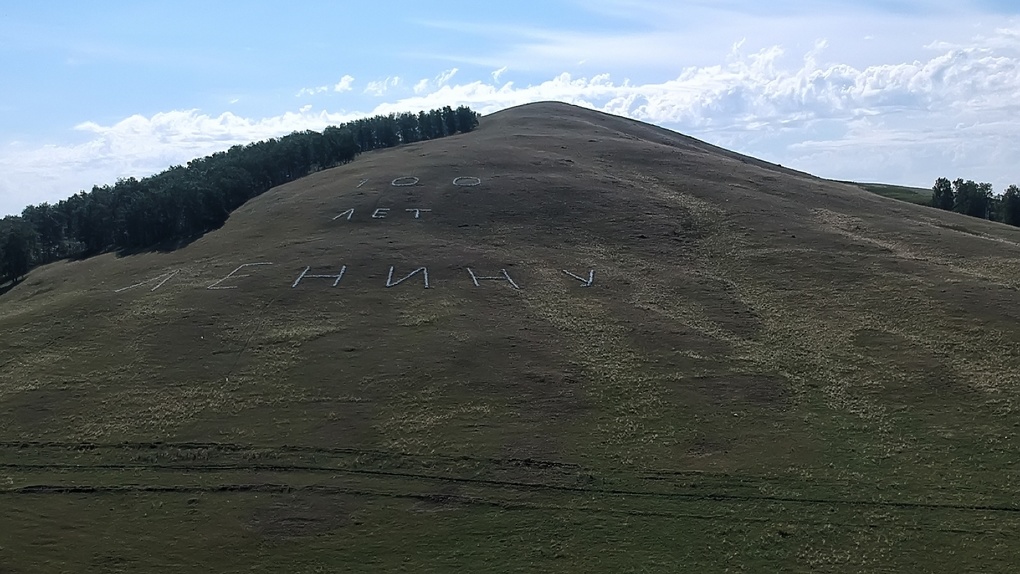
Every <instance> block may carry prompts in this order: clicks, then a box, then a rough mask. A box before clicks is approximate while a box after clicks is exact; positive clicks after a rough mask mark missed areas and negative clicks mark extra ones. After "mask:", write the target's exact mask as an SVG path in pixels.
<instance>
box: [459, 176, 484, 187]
mask: <svg viewBox="0 0 1020 574" xmlns="http://www.w3.org/2000/svg"><path fill="white" fill-rule="evenodd" d="M481 183H482V180H481V178H478V177H457V178H454V180H453V185H456V186H457V187H474V186H476V185H480V184H481Z"/></svg>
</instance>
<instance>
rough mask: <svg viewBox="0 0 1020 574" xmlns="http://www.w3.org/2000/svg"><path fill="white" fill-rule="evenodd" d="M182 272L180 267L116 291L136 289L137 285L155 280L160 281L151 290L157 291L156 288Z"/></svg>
mask: <svg viewBox="0 0 1020 574" xmlns="http://www.w3.org/2000/svg"><path fill="white" fill-rule="evenodd" d="M180 272H181V270H180V269H178V270H176V271H171V272H169V273H164V274H162V275H160V276H159V277H153V278H152V279H147V280H145V281H142V282H141V283H135V284H134V285H130V286H128V287H121V288H120V289H117V290H116V291H114V293H123V292H124V291H127V290H129V289H134V288H135V287H141V286H142V285H145V284H147V283H153V282H156V281H158V283H156V286H155V287H153V288H152V289H149V291H150V292H151V291H155V290H156V289H159V288H160V287H162V286H163V285H165V284H166V282H167V281H169V280H171V279H173V278H174V277H176V276H177V274H178V273H180Z"/></svg>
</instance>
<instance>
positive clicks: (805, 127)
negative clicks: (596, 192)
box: [0, 0, 1020, 215]
mask: <svg viewBox="0 0 1020 574" xmlns="http://www.w3.org/2000/svg"><path fill="white" fill-rule="evenodd" d="M1018 94H1020V1H1017V0H1008V1H1007V0H953V1H948V0H928V1H923V2H922V1H917V0H887V1H882V2H879V1H877V0H856V1H852V0H828V1H826V0H812V1H807V0H800V1H796V0H772V1H770V2H761V1H759V0H711V1H710V0H672V1H665V0H663V1H659V0H515V1H514V2H478V1H477V0H471V1H468V0H464V1H460V0H447V1H435V2H420V1H405V0H374V1H372V2H357V3H349V2H332V1H331V2H317V1H305V2H301V3H289V2H288V3H285V2H268V1H258V0H250V1H248V2H245V3H243V4H242V3H225V2H209V1H208V0H206V1H203V2H197V1H192V0H180V1H177V2H165V1H163V2H158V3H157V2H145V1H138V0H134V1H130V2H128V1H117V0H107V1H104V2H102V3H84V2H77V1H75V2H70V1H61V0H50V1H47V2H6V3H3V4H2V5H0V215H3V214H14V213H20V212H21V210H22V209H23V208H24V207H25V206H26V205H29V204H38V203H42V202H51V203H52V202H56V201H59V200H60V199H63V198H66V197H68V196H70V195H73V194H75V193H77V192H79V191H81V190H86V191H87V190H90V189H91V188H92V186H93V185H96V184H98V185H103V184H113V183H115V182H116V181H117V179H119V178H124V177H143V176H146V175H151V174H154V173H157V172H159V171H162V170H163V169H166V168H167V167H169V166H171V165H177V164H184V163H187V162H188V161H189V160H190V159H193V158H196V157H201V156H204V155H208V154H210V153H213V152H215V151H220V150H225V149H227V148H229V147H230V146H232V145H234V144H239V143H240V144H244V143H248V142H252V141H257V140H262V139H266V138H270V137H277V136H281V135H285V134H287V133H290V132H292V131H296V130H305V129H314V130H321V129H322V128H324V127H326V126H328V125H332V124H337V123H342V122H345V121H349V120H351V119H355V118H358V117H364V116H370V115H376V114H388V113H392V112H402V111H419V110H422V109H431V108H435V107H441V106H445V105H449V106H453V107H456V106H459V105H468V106H470V107H471V108H473V109H475V110H476V111H479V112H482V113H483V114H488V113H492V112H495V111H498V110H501V109H505V108H508V107H511V106H515V105H519V104H523V103H527V102H532V101H542V100H558V101H564V102H570V103H573V104H577V105H581V106H585V107H589V108H593V109H597V110H602V111H606V112H610V113H613V114H619V115H624V116H628V117H631V118H635V119H638V120H642V121H646V122H650V123H654V124H657V125H661V126H663V127H666V128H669V129H673V130H676V131H679V132H682V133H685V134H688V135H691V136H694V137H696V138H699V139H702V140H705V141H708V142H710V143H713V144H716V145H720V146H723V147H726V148H729V149H732V150H735V151H738V152H741V153H745V154H749V155H753V156H756V157H759V158H762V159H765V160H768V161H772V162H775V163H780V164H783V165H784V166H789V167H793V168H796V169H800V170H803V171H807V172H810V173H813V174H815V175H819V176H822V177H827V178H833V179H848V180H855V181H868V182H883V183H893V184H901V185H912V186H918V187H930V186H931V185H932V183H933V182H934V180H935V179H936V178H937V177H949V178H950V179H955V178H957V177H962V178H964V179H974V180H976V181H987V182H991V183H992V184H993V186H994V188H995V190H996V192H1001V191H1003V190H1004V188H1005V187H1006V186H1007V185H1009V184H1012V183H1017V184H1020V98H1018ZM483 121H484V119H483Z"/></svg>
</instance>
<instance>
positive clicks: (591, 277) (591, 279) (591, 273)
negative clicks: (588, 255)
mask: <svg viewBox="0 0 1020 574" xmlns="http://www.w3.org/2000/svg"><path fill="white" fill-rule="evenodd" d="M563 272H564V273H566V274H567V275H569V276H571V277H573V278H574V279H577V280H578V281H580V282H581V287H591V286H592V284H593V283H595V270H594V269H589V270H588V278H587V279H585V278H584V277H581V276H580V275H574V274H573V273H571V272H570V271H567V270H566V269H564V270H563Z"/></svg>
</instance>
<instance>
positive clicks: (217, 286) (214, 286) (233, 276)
mask: <svg viewBox="0 0 1020 574" xmlns="http://www.w3.org/2000/svg"><path fill="white" fill-rule="evenodd" d="M262 265H272V263H270V262H265V261H264V262H261V263H244V264H242V265H240V266H239V267H238V268H237V269H234V270H233V271H231V272H230V274H229V275H227V276H226V277H224V278H223V279H220V280H219V281H217V282H215V283H213V284H212V285H210V286H208V287H206V289H210V290H213V291H215V290H218V289H237V285H227V286H226V287H222V286H220V284H221V283H223V282H224V281H226V280H227V279H243V278H245V277H250V276H251V275H250V274H249V275H236V273H237V272H238V271H240V270H242V269H244V268H245V267H259V266H262Z"/></svg>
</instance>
